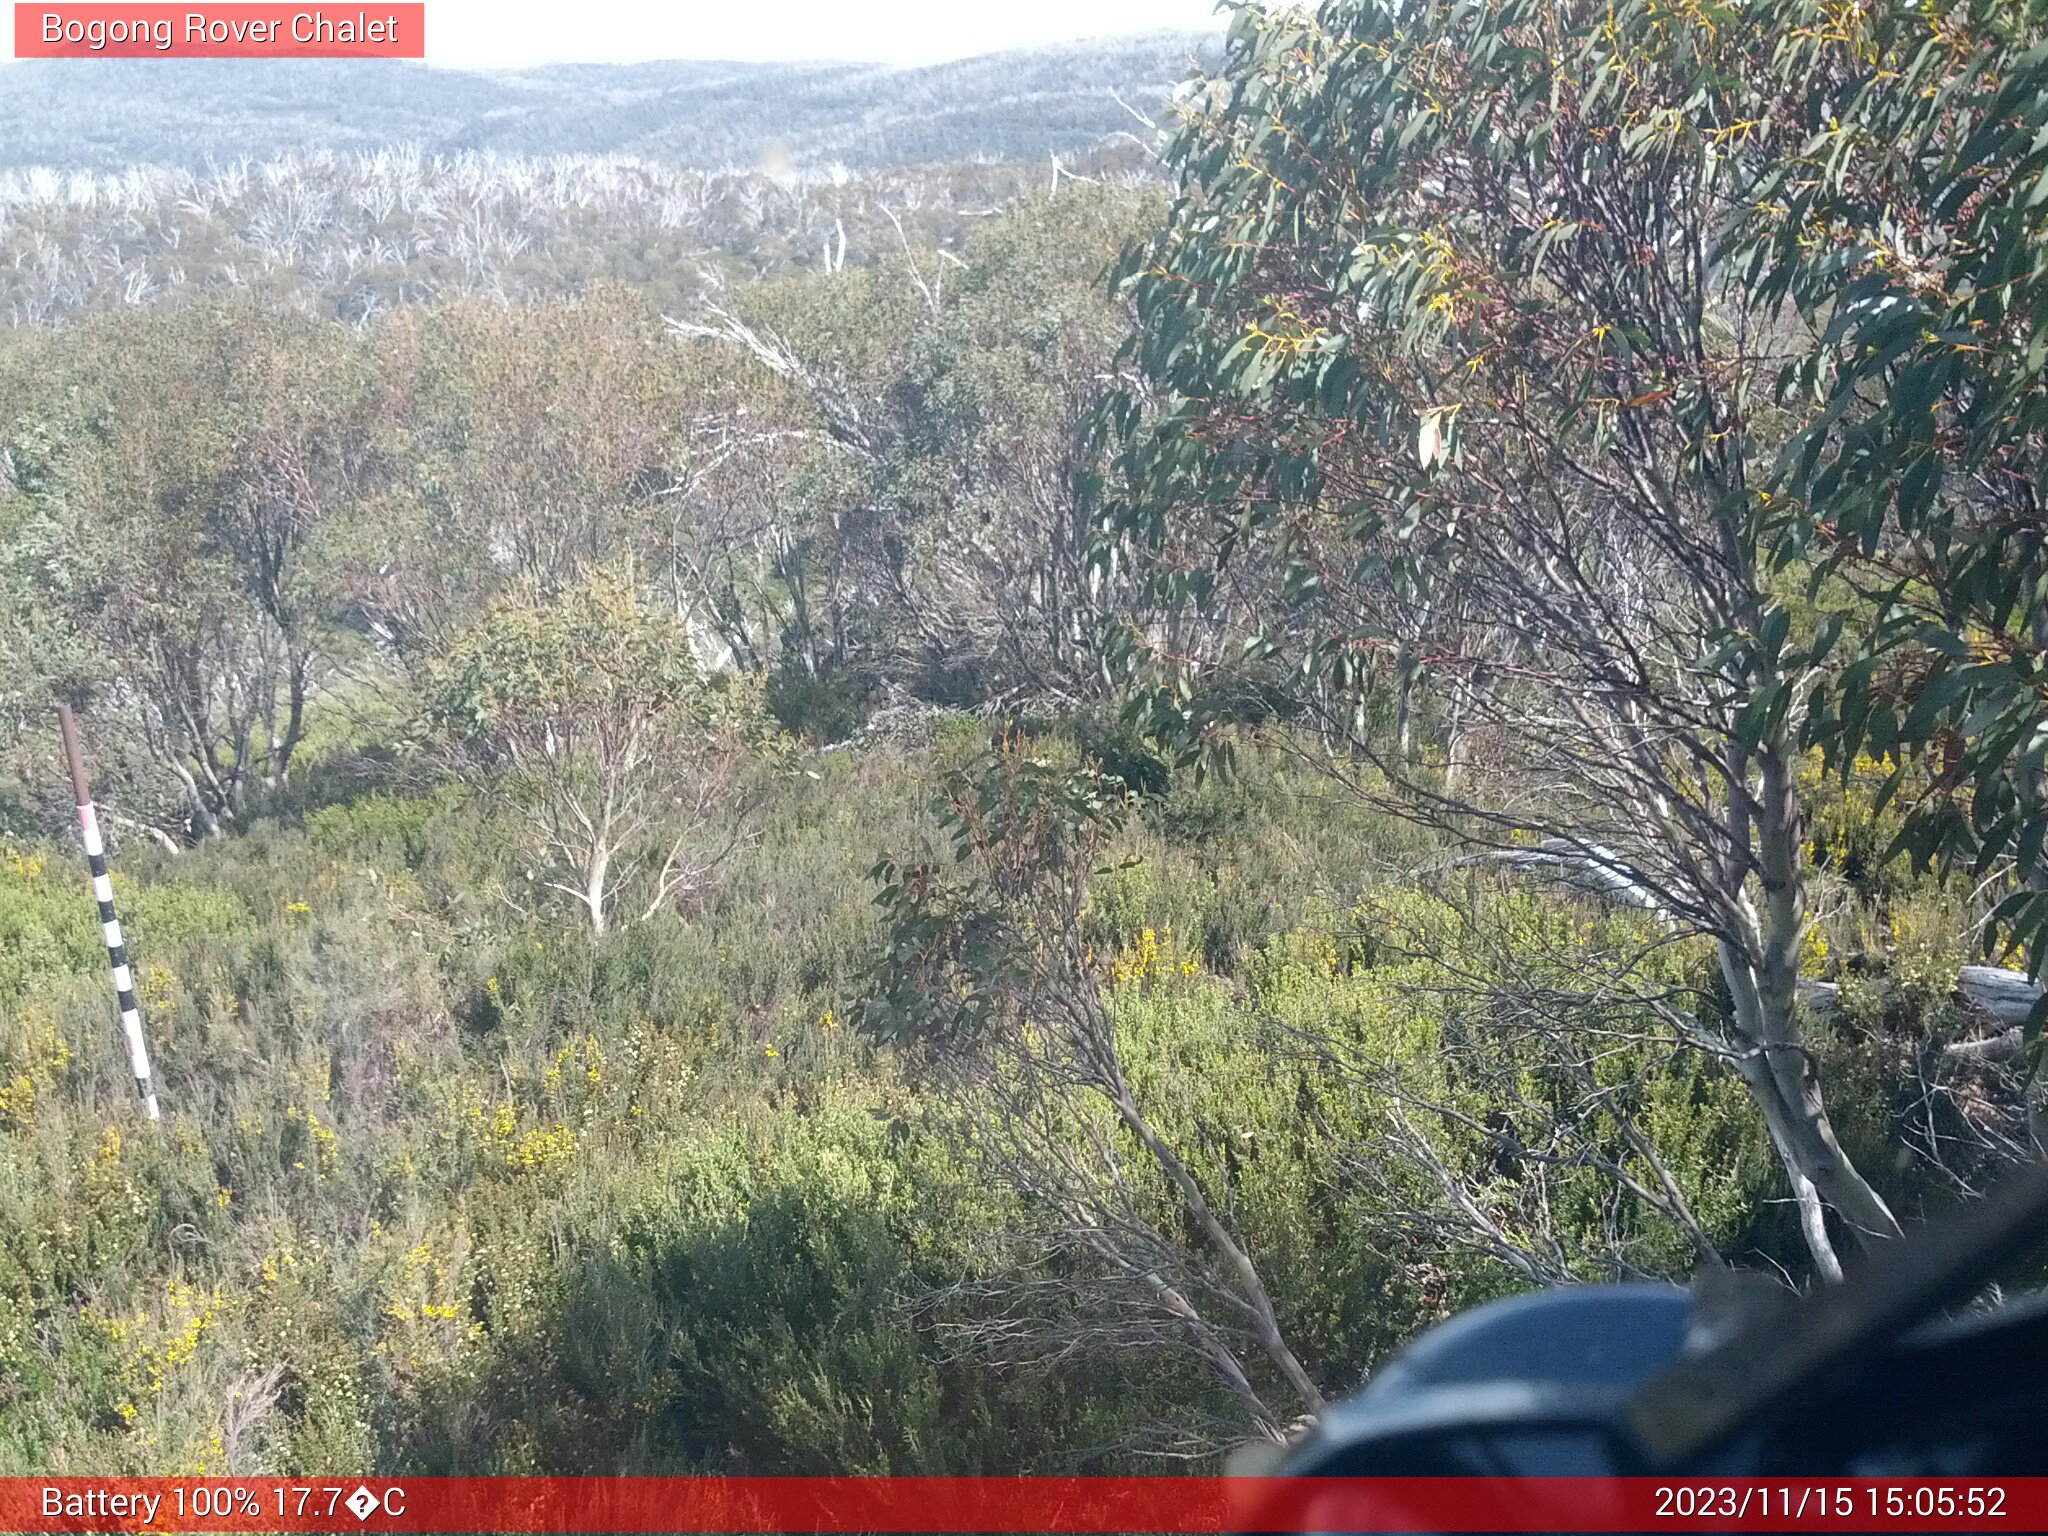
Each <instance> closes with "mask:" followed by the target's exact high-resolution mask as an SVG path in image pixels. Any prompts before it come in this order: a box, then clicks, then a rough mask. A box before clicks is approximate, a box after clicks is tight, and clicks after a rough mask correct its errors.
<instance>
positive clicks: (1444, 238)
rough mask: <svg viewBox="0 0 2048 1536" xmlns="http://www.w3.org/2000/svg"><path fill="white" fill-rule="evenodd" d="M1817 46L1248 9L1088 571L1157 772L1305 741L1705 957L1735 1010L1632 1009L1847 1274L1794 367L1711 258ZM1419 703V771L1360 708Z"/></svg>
mask: <svg viewBox="0 0 2048 1536" xmlns="http://www.w3.org/2000/svg"><path fill="white" fill-rule="evenodd" d="M1800 9H1802V8H1801V7H1797V6H1785V7H1774V8H1772V9H1771V10H1770V11H1769V12H1768V14H1766V13H1764V12H1762V11H1759V10H1758V8H1755V7H1744V6H1733V7H1727V6H1722V7H1715V6H1696V5H1695V6H1687V5H1677V6H1674V5H1669V4H1664V3H1659V0H1617V3H1609V0H1561V3H1560V0H1541V3H1537V0H1481V3H1470V0H1458V3H1449V0H1413V3H1395V0H1331V3H1328V4H1326V5H1324V6H1323V7H1322V8H1321V9H1320V10H1319V11H1317V12H1315V13H1313V14H1310V13H1307V12H1304V11H1300V10H1296V9H1286V10H1273V11H1267V10H1264V9H1260V8H1256V7H1246V8H1244V9H1241V10H1240V11H1239V13H1238V15H1237V18H1236V21H1235V24H1234V27H1233V32H1232V42H1231V48H1230V53H1229V56H1228V60H1227V62H1226V65H1225V68H1224V69H1223V71H1222V73H1221V75H1220V77H1219V78H1218V79H1217V80H1215V81H1213V82H1210V83H1208V85H1207V86H1206V87H1205V88H1204V91H1203V92H1202V93H1199V94H1197V95H1196V96H1195V97H1194V98H1193V99H1192V100H1191V102H1190V105H1189V110H1188V112H1187V115H1186V120H1185V126H1184V127H1183V129H1182V130H1181V132H1180V134H1179V137H1178V139H1177V140H1176V143H1175V146H1174V149H1173V159H1174V161H1175V163H1176V164H1177V166H1178V168H1179V171H1180V183H1179V188H1178V195H1177V198H1176V200H1175V203H1174V208H1173V213H1172V217H1171V219H1170V220H1169V222H1168V225H1167V227H1166V229H1165V230H1164V232H1163V233H1162V234H1161V235H1160V236H1159V237H1158V238H1157V239H1156V240H1154V241H1153V242H1151V243H1149V244H1147V245H1144V246H1142V247H1139V248H1135V249H1134V250H1133V251H1132V252H1131V254H1130V255H1129V256H1128V257H1127V259H1126V262H1125V265H1124V268H1123V279H1124V282H1125V285H1126V291H1127V292H1128V294H1129V295H1130V297H1131V299H1132V301H1133V302H1134V304H1135V306H1136V309H1137V313H1138V316H1139V330H1138V333H1137V335H1136V336H1135V338H1134V340H1133V343H1132V348H1133V356H1134V358H1135V360H1136V362H1137V363H1138V364H1139V365H1140V367H1141V368H1142V370H1143V372H1144V374H1145V375H1146V376H1147V378H1148V380H1149V381H1150V386H1149V391H1148V392H1146V393H1138V392H1125V393H1121V394H1113V395H1111V396H1110V398H1109V399H1108V400H1107V402H1106V404H1105V407H1104V410H1103V413H1102V421H1103V424H1104V426H1105V428H1106V430H1107V433H1108V437H1109V446H1110V449H1111V451H1112V453H1113V454H1114V463H1113V465H1112V472H1111V477H1110V482H1109V484H1108V486H1107V487H1106V491H1105V500H1104V514H1103V516H1104V529H1105V535H1106V537H1105V541H1104V551H1103V554H1102V556H1101V558H1102V559H1103V560H1104V561H1105V563H1106V564H1108V565H1109V566H1111V567H1112V568H1114V567H1116V566H1118V565H1120V564H1122V563H1124V562H1130V563H1133V564H1135V565H1136V566H1137V567H1138V568H1139V569H1140V570H1141V571H1142V572H1143V573H1144V575H1145V577H1146V580H1147V593H1148V597H1147V603H1148V606H1147V607H1146V609H1145V611H1143V612H1141V613H1138V614H1136V615H1134V622H1133V623H1132V625H1131V626H1130V627H1129V629H1128V630H1127V631H1126V634H1127V636H1128V639H1127V641H1126V652H1127V656H1126V660H1127V664H1128V666H1129V668H1130V673H1131V678H1132V682H1133V685H1134V689H1135V692H1136V695H1137V698H1138V708H1139V710H1140V712H1141V713H1142V714H1143V716H1144V717H1145V719H1146V721H1147V722H1148V724H1149V726H1150V728H1151V729H1152V730H1153V731H1154V732H1155V733H1157V734H1158V735H1159V736H1160V737H1161V738H1163V739H1165V740H1168V741H1169V742H1172V743H1174V744H1176V745H1177V746H1178V747H1180V748H1181V749H1183V750H1187V751H1194V750H1197V749H1199V748H1200V747H1201V746H1203V745H1204V744H1205V743H1207V742H1210V741H1213V740H1215V739H1216V738H1217V736H1218V732H1219V729H1220V728H1221V727H1224V726H1227V725H1229V724H1230V723H1232V722H1234V721H1243V720H1245V719H1248V718H1259V717H1264V716H1268V715H1270V714H1272V713H1273V712H1275V711H1279V712H1282V713H1289V714H1295V715H1298V716H1299V717H1302V718H1304V719H1306V720H1308V721H1309V722H1312V723H1313V725H1314V726H1315V727H1316V729H1317V730H1318V731H1319V733H1320V735H1321V737H1322V739H1323V741H1324V743H1325V744H1326V745H1327V746H1328V748H1329V749H1330V750H1329V753H1328V758H1327V760H1328V762H1329V763H1330V765H1331V768H1332V771H1333V772H1334V773H1336V774H1337V775H1338V776H1339V777H1340V778H1341V779H1343V780H1344V781H1345V782H1347V783H1349V784H1351V785H1353V786H1354V787H1356V788H1358V789H1359V790H1360V792H1361V793H1374V792H1375V790H1374V788H1373V786H1374V785H1376V784H1378V783H1381V782H1389V781H1390V782H1391V783H1392V784H1393V785H1394V787H1395V793H1394V795H1393V797H1392V798H1393V799H1394V801H1395V802H1396V803H1397V804H1398V805H1399V806H1400V807H1401V808H1403V809H1404V810H1406V811H1407V812H1409V813H1411V814H1416V815H1419V816H1422V817H1423V818H1425V819H1428V820H1430V821H1433V822H1436V823H1439V824H1441V825H1444V826H1446V827H1448V828H1451V829H1452V830H1454V831H1455V832H1456V834H1457V835H1459V836H1460V837H1462V838H1464V839H1467V840H1469V842H1471V843H1473V844H1476V845H1478V847H1479V848H1481V849H1482V850H1492V851H1493V852H1494V853H1497V854H1498V855H1500V856H1502V857H1505V858H1510V859H1514V860H1517V861H1520V862H1523V863H1531V862H1534V863H1541V864H1547V865H1549V866H1550V867H1553V868H1557V869H1559V870H1562V871H1565V872H1567V873H1569V874H1570V876H1571V878H1573V879H1574V880H1575V881H1578V882H1581V883H1590V884H1592V885H1593V886H1595V887H1597V888H1599V889H1601V890H1603V891H1605V892H1606V893H1608V894H1610V895H1616V896H1619V897H1621V898H1622V899H1624V900H1628V901H1632V902H1634V903H1636V904H1638V905H1641V906H1644V907H1647V908H1650V909H1652V910H1653V911H1655V912H1656V913H1658V914H1660V915H1661V917H1662V919H1663V921H1664V923H1665V924H1666V926H1667V928H1668V929H1670V930H1673V931H1676V932H1678V933H1687V934H1697V935H1702V936H1704V937H1705V938H1706V939H1708V940H1710V941H1711V944H1712V948H1713V952H1714V954H1715V956H1716V959H1717V962H1718V979H1719V983H1720V986H1719V988H1718V990H1719V991H1720V992H1721V993H1722V999H1720V1000H1715V999H1711V998H1708V997H1701V998H1698V999H1696V1000H1694V1001H1692V1002H1690V1003H1687V1002H1683V1001H1681V1000H1678V999H1674V998H1672V997H1670V996H1668V995H1666V996H1646V997H1644V998H1643V999H1642V1001H1643V1002H1644V1004H1645V1005H1646V1006H1648V1007H1651V1008H1653V1009H1654V1010H1655V1011H1656V1012H1657V1013H1658V1014H1660V1015H1661V1016H1662V1017H1663V1018H1664V1020H1665V1022H1666V1024H1667V1025H1668V1027H1670V1028H1671V1029H1672V1030H1673V1031H1674V1032H1675V1033H1676V1034H1677V1035H1679V1036H1680V1037H1682V1038H1684V1039H1686V1040H1689V1041H1692V1042H1696V1043H1700V1044H1704V1045H1707V1046H1709V1047H1710V1048H1712V1049H1714V1050H1716V1051H1718V1052H1719V1053H1720V1054H1721V1055H1722V1057H1723V1058H1724V1059H1725V1060H1726V1061H1727V1063H1728V1064H1729V1065H1730V1066H1731V1067H1732V1068H1733V1070H1735V1071H1736V1072H1737V1073H1739V1074H1740V1075H1741V1078H1742V1080H1743V1082H1744V1083H1745V1084H1746V1085H1747V1087H1748V1089H1749V1092H1750V1094H1751V1096H1752V1098H1753V1099H1754V1101H1755V1103H1756V1105H1757V1107H1758V1109H1759V1110H1760V1111H1761V1113H1762V1116H1763V1118H1764V1120H1765V1122H1766V1123H1767V1125H1768V1127H1769V1130H1770V1133H1771V1137H1772V1140H1773V1142H1774V1143H1775V1145H1776V1148H1777V1151H1778V1153H1779V1156H1780V1159H1781V1161H1782V1163H1783V1166H1784V1169H1785V1173H1786V1176H1787V1178H1788V1180H1789V1182H1790V1185H1791V1187H1792V1190H1793V1192H1794V1194H1795V1196H1796V1197H1797V1199H1798V1202H1799V1207H1800V1210H1801V1213H1802V1226H1803V1230H1804V1233H1805V1236H1806V1239H1807V1243H1808V1246H1809V1248H1810V1250H1811V1252H1812V1255H1813V1259H1814V1262H1815V1264H1816V1266H1817V1268H1819V1269H1820V1270H1821V1271H1822V1272H1823V1273H1829V1274H1833V1273H1838V1272H1839V1266H1838V1260H1837V1257H1836V1241H1837V1234H1836V1233H1835V1232H1831V1231H1830V1229H1829V1224H1828V1220H1827V1214H1826V1213H1827V1212H1829V1211H1832V1212H1833V1213H1834V1217H1835V1219H1836V1221H1837V1222H1838V1223H1839V1226H1840V1227H1841V1228H1844V1229H1846V1230H1847V1231H1848V1232H1849V1233H1850V1234H1852V1235H1853V1237H1854V1238H1855V1239H1856V1240H1858V1241H1869V1240H1876V1239H1883V1238H1887V1237H1890V1236H1892V1235H1894V1234H1896V1232H1897V1231H1898V1222H1897V1220H1896V1218H1895V1217H1894V1215H1893V1213H1892V1211H1891V1210H1890V1208H1889V1207H1888V1205H1887V1203H1886V1201H1885V1200H1884V1198H1883V1197H1882V1196H1881V1195H1880V1194H1879V1192H1878V1191H1877V1190H1876V1189H1875V1188H1874V1187H1873V1185H1872V1184H1871V1182H1870V1181H1869V1180H1868V1179H1867V1178H1866V1177H1865V1176H1864V1175H1863V1174H1862V1173H1861V1172H1860V1171H1859V1170H1858V1169H1857V1168H1856V1166H1855V1165H1854V1163H1853V1162H1852V1160H1851V1158H1850V1157H1849V1155H1848V1154H1847V1152H1845V1151H1844V1149H1843V1147H1842V1145H1841V1143H1840V1141H1839V1139H1838V1137H1837V1136H1836V1133H1835V1129H1834V1125H1833V1122H1832V1120H1831V1118H1830V1116H1829V1113H1828V1109H1827V1104H1826V1100H1825V1097H1824V1094H1823V1085H1822V1082H1821V1078H1820V1071H1819V1068H1818V1065H1817V1063H1816V1057H1815V1053H1814V1051H1813V1050H1812V1049H1811V1047H1810V1044H1809V1041H1808V1039H1807V1037H1806V1033H1805V1026H1804V1024H1803V1022H1802V1019H1801V1016H1800V1013H1799V1009H1798V990H1797V988H1798V968H1799V962H1800V953H1801V946H1802V941H1803V939H1804V938H1805V935H1806V933H1807V930H1808V927H1809V925H1810V923H1811V921H1812V917H1813V913H1812V910H1811V905H1810V902H1809V899H1808V895H1807V871H1806V869H1805V867H1804V856H1803V851H1802V838H1803V833H1802V828H1801V804H1800V794H1799V789H1798V779H1797V774H1798V767H1799V753H1800V730H1801V722H1802V718H1803V714H1804V710H1805V706H1806V702H1807V700H1808V699H1809V698H1810V697H1811V696H1812V695H1813V693H1814V691H1815V690H1816V688H1818V687H1819V686H1820V685H1821V683H1822V681H1823V680H1824V678H1825V676H1826V667H1827V653H1828V649H1829V645H1830V643H1831V641H1832V639H1833V637H1834V636H1835V634H1836V633H1837V631H1838V629H1839V626H1840V623H1841V622H1842V616H1841V615H1839V614H1834V613H1830V612H1828V611H1826V609H1825V606H1824V605H1816V604H1815V603H1813V602H1809V601H1807V600H1805V599H1804V598H1803V597H1802V596H1801V594H1800V593H1799V591H1798V589H1797V585H1796V583H1793V582H1790V581H1788V580H1787V579H1786V578H1785V577H1784V576H1783V574H1782V573H1781V572H1779V571H1778V570H1777V569H1776V568H1775V567H1774V566H1773V563H1772V561H1771V558H1770V555H1771V546H1770V544H1769V541H1768V538H1767V530H1768V528H1769V526H1770V518H1769V499H1768V497H1769V490H1770V487H1769V483H1768V480H1767V476H1766V472H1767V471H1768V469H1769V467H1770V465H1771V463H1772V461H1773V459H1774V457H1775V455H1776V453H1777V451H1778V449H1779V447H1780V446H1781V445H1782V443H1783V441H1784V440H1785V438H1786V436H1787V435H1788V433H1789V432H1790V430H1791V424H1790V423H1789V422H1788V421H1787V420H1786V419H1785V418H1784V416H1783V413H1782V412H1781V411H1779V410H1778V409H1777V408H1776V407H1775V406H1774V404H1773V397H1772V389H1771V386H1772V382H1773V380H1774V379H1775V378H1776V376H1777V373H1778V371H1779V369H1780V368H1781V367H1782V366H1783V363H1784V362H1785V360H1786V354H1785V352H1784V349H1785V347H1786V345H1787V343H1786V341H1785V339H1784V338H1783V337H1782V335H1781V329H1782V328H1781V327H1780V326H1779V325H1777V324H1776V323H1774V321H1773V318H1772V316H1771V315H1770V314H1769V313H1768V312H1767V311H1766V310H1764V309H1762V308H1760V307H1759V306H1758V305H1757V304H1756V303H1755V302H1753V299H1752V296H1751V294H1750V293H1749V292H1748V291H1747V290H1746V289H1745V287H1744V286H1743V284H1742V282H1741V280H1740V273H1739V271H1738V270H1737V269H1736V268H1734V267H1732V266H1731V265H1730V264H1729V263H1727V262H1726V261H1724V260H1722V259H1721V257H1720V254H1719V251H1720V243H1721V235H1722V232H1723V231H1724V229H1725V228H1726V227H1727V226H1728V224H1729V222H1730V221H1731V220H1732V219H1733V218H1734V217H1735V215H1736V213H1737V212H1738V211H1739V210H1740V209H1742V208H1743V207H1744V206H1745V199H1747V198H1749V197H1751V196H1752V192H1753V187H1754V184H1755V181H1756V179H1757V176H1758V174H1759V172H1758V169H1757V163H1756V161H1757V156H1756V154H1755V149H1754V146H1753V145H1752V144H1751V142H1750V133H1751V127H1752V121H1753V118H1754V116H1755V113H1756V108H1755V97H1756V89H1755V88H1754V87H1753V85H1752V83H1751V82H1752V81H1755V80H1756V79H1758V78H1759V76H1760V75H1761V73H1762V71H1761V69H1760V68H1759V67H1758V61H1759V60H1761V59H1767V58H1768V57H1769V56H1770V51H1771V46H1772V44H1773V42H1774V37H1775V34H1774V31H1773V29H1774V28H1778V27H1782V26H1783V25H1785V24H1786V18H1787V15H1788V13H1789V11H1792V10H1800ZM1824 9H1827V7H1823V6H1820V5H1814V6H1810V7H1805V8H1804V10H1807V11H1810V12H1811V13H1812V19H1817V18H1818V17H1819V15H1820V12H1821V11H1822V10H1824ZM1411 691H1412V692H1413V693H1414V695H1415V700H1416V707H1418V708H1421V709H1422V710H1424V712H1425V714H1426V717H1427V721H1426V723H1428V724H1429V725H1430V727H1431V730H1430V731H1429V732H1426V733H1425V734H1426V735H1430V736H1431V747H1432V748H1433V750H1420V749H1418V750H1417V751H1415V752H1412V753H1408V754H1405V755H1404V753H1403V752H1401V751H1400V750H1399V742H1398V739H1397V740H1396V742H1395V743H1394V745H1393V746H1392V747H1391V748H1390V746H1389V744H1388V742H1387V739H1386V733H1385V732H1384V731H1383V730H1381V729H1379V728H1378V725H1377V722H1376V721H1375V718H1374V713H1373V712H1374V710H1375V708H1377V707H1378V706H1379V705H1380V702H1381V701H1382V700H1384V699H1385V698H1386V697H1387V696H1388V695H1390V694H1391V695H1396V696H1400V697H1404V698H1405V697H1407V696H1408V694H1409V693H1410V692H1411ZM1369 763H1370V764H1376V765H1377V767H1378V769H1379V770H1381V771H1382V772H1383V774H1384V775H1385V779H1384V780H1382V779H1381V777H1380V776H1379V775H1378V774H1374V773H1369V772H1367V771H1365V768H1364V766H1363V765H1365V764H1369ZM1617 984H1620V983H1619V982H1618V983H1617Z"/></svg>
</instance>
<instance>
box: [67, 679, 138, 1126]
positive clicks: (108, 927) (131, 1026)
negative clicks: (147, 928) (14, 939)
mask: <svg viewBox="0 0 2048 1536" xmlns="http://www.w3.org/2000/svg"><path fill="white" fill-rule="evenodd" d="M57 725H58V727H59V728H60V729H61V730H62V731H63V733H64V756H65V757H66V758H67V759H68V760H69V761H70V765H71V791H72V793H73V794H74V795H75V796H76V797H77V799H78V830H79V832H80V834H81V835H82V836H83V837H84V838H85V859H86V862H87V863H88V864H90V865H91V866H92V893H93V895H94V896H96V897H97V898H99V904H100V932H101V933H102V934H104V935H105V936H106V940H107V958H108V960H110V961H111V962H112V963H113V966H114V996H115V997H116V998H117V999H119V1001H120V1005H121V1038H122V1039H124V1040H126V1041H127V1042H128V1064H129V1065H130V1066H131V1067H133V1068H134V1069H135V1086H136V1087H137V1088H139V1089H140V1090H141V1091H142V1103H143V1107H144V1108H145V1109H147V1110H148V1111H149V1119H150V1123H151V1124H152V1125H155V1126H157V1127H158V1129H162V1124H161V1122H160V1121H159V1119H158V1117H157V1108H156V1089H155V1088H154V1087H153V1086H151V1084H150V1080H149V1047H148V1046H147V1045H145V1044H143V1041H142V1010H141V1009H140V1008H139V1007H137V1006H136V1002H135V978H134V977H133V976H132V975H131V974H130V973H129V970H128V945H127V943H126V941H125V940H123V939H122V937H121V920H120V918H118V917H116V916H115V915H114V882H113V879H112V878H111V877H110V876H109V875H108V873H107V845H106V844H105V843H104V842H103V841H101V839H100V818H99V813H98V812H96V811H95V810H94V809H93V805H92V790H91V789H90V788H89V787H88V786H87V784H86V781H85V754H84V753H83V752H81V751H80V750H79V746H78V722H77V720H75V719H73V718H72V714H71V706H70V705H69V704H59V705H58V706H57Z"/></svg>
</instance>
